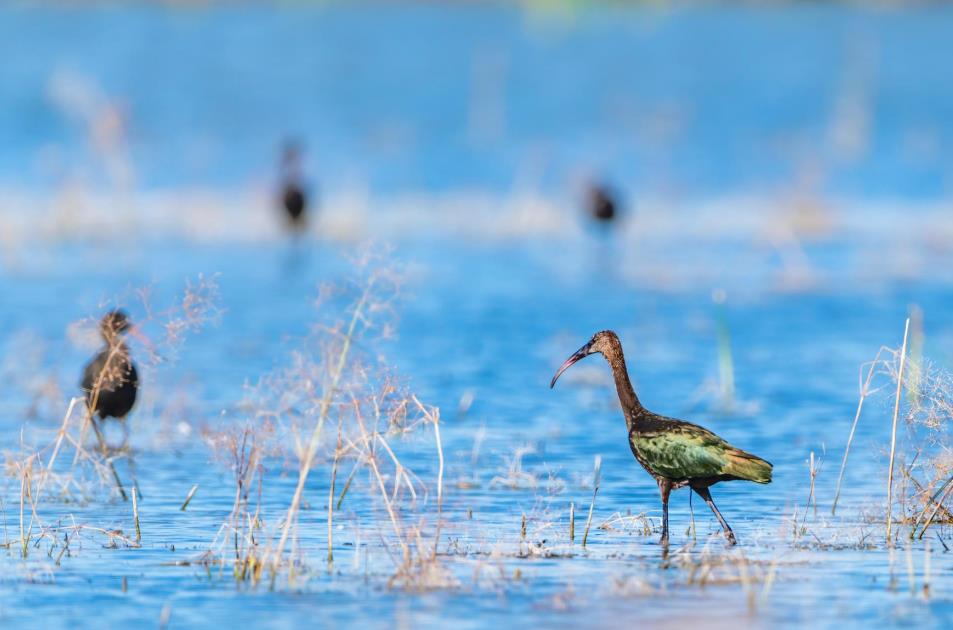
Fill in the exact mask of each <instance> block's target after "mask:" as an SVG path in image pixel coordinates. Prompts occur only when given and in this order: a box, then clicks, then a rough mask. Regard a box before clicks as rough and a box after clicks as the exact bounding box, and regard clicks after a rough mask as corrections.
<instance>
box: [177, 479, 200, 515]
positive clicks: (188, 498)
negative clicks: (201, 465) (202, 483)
mask: <svg viewBox="0 0 953 630" xmlns="http://www.w3.org/2000/svg"><path fill="white" fill-rule="evenodd" d="M198 489H199V484H194V485H193V486H192V488H191V489H190V490H189V493H188V494H187V495H185V501H183V502H182V507H180V508H179V511H180V512H184V511H185V508H187V507H189V503H191V502H192V497H194V496H195V492H196V491H197V490H198Z"/></svg>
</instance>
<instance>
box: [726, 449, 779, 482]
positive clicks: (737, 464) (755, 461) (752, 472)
mask: <svg viewBox="0 0 953 630" xmlns="http://www.w3.org/2000/svg"><path fill="white" fill-rule="evenodd" d="M772 468H773V466H771V462H767V461H765V460H763V459H761V458H760V457H758V456H756V455H752V454H751V453H746V452H745V451H742V450H741V449H732V450H731V451H729V452H728V466H726V467H725V472H726V473H727V474H729V475H732V476H733V477H738V478H739V479H747V480H748V481H753V482H755V483H771V469H772Z"/></svg>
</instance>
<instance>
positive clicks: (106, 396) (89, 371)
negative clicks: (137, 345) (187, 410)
mask: <svg viewBox="0 0 953 630" xmlns="http://www.w3.org/2000/svg"><path fill="white" fill-rule="evenodd" d="M130 331H132V323H131V322H130V321H129V316H128V315H127V314H126V313H125V311H122V310H119V309H117V310H113V311H110V312H108V313H106V315H105V316H103V318H102V320H101V321H100V322H99V332H100V334H101V335H102V338H103V341H104V342H105V344H106V345H105V347H104V348H103V349H102V350H101V351H100V352H99V353H98V354H97V355H96V356H95V357H93V359H92V360H91V361H90V362H89V363H87V364H86V368H85V369H84V370H83V380H82V382H81V384H80V386H81V387H82V388H83V392H85V394H86V404H87V406H88V408H89V411H90V415H91V416H97V417H99V419H100V420H105V419H106V418H110V417H112V418H116V419H118V420H120V421H122V420H125V418H126V416H127V415H128V414H129V412H130V411H131V410H132V407H133V405H134V404H135V403H136V394H137V393H138V391H139V374H138V372H137V371H136V364H135V363H133V361H132V359H131V358H130V356H129V348H128V347H127V346H126V344H125V342H124V341H123V338H124V336H125V334H126V333H128V332H130ZM122 426H123V431H124V432H127V435H128V429H127V427H126V425H125V423H124V422H123V425H122ZM97 433H98V429H97Z"/></svg>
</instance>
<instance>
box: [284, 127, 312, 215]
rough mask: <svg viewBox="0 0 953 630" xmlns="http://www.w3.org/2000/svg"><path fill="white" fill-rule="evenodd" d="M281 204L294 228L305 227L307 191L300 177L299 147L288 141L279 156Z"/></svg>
mask: <svg viewBox="0 0 953 630" xmlns="http://www.w3.org/2000/svg"><path fill="white" fill-rule="evenodd" d="M281 177H282V182H281V205H282V207H283V208H284V210H285V214H286V215H287V217H288V221H289V223H290V225H291V227H292V229H295V230H302V229H304V227H305V214H306V212H307V209H308V198H307V193H306V192H305V189H304V184H303V183H302V181H301V180H302V177H301V149H300V148H299V146H298V145H297V144H295V143H292V142H289V143H288V144H287V145H286V146H285V149H284V153H283V154H282V158H281Z"/></svg>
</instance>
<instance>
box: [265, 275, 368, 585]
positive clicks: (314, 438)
mask: <svg viewBox="0 0 953 630" xmlns="http://www.w3.org/2000/svg"><path fill="white" fill-rule="evenodd" d="M373 286H374V279H373V278H372V279H371V280H370V281H369V282H368V284H367V287H365V289H364V292H363V294H362V295H361V298H360V299H359V300H358V302H357V305H356V306H355V307H354V311H353V313H352V315H351V322H350V324H349V325H348V329H347V334H346V335H345V336H344V340H343V345H342V347H341V350H340V354H339V355H338V362H337V365H336V366H335V368H334V371H333V372H332V373H331V383H330V386H329V387H328V388H327V389H326V390H325V392H324V397H323V398H322V399H321V408H320V412H319V415H318V422H317V423H316V424H315V427H314V431H313V432H312V433H311V439H310V441H309V443H308V450H307V453H306V455H305V458H304V459H303V460H302V462H301V468H300V469H299V473H298V484H297V486H296V487H295V492H294V495H293V496H292V498H291V505H290V506H288V512H287V516H286V517H285V527H284V529H283V531H282V533H281V538H280V540H279V541H278V546H277V548H276V549H275V552H274V557H273V558H272V562H271V581H272V586H274V581H275V577H276V575H277V571H278V566H279V564H280V562H281V557H282V555H283V553H284V548H285V544H286V543H287V541H288V534H289V533H290V531H291V529H290V528H291V526H292V523H293V522H294V520H295V518H296V516H297V514H298V509H299V507H300V505H301V495H302V494H303V493H304V486H305V482H307V480H308V476H309V474H310V473H311V466H312V464H313V461H314V457H315V455H316V454H317V451H318V445H319V443H320V439H321V431H322V429H323V428H324V422H325V420H326V419H327V417H328V412H329V410H330V408H331V399H332V397H333V395H334V393H335V392H336V391H337V388H338V383H339V382H340V380H341V376H342V374H343V373H344V366H345V363H346V361H347V356H348V352H349V351H350V348H351V341H352V339H353V337H354V332H355V329H356V328H357V324H358V322H359V321H360V320H361V317H362V314H361V311H362V309H363V308H364V304H365V303H366V302H367V299H368V297H369V296H370V293H371V289H372V287H373Z"/></svg>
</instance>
